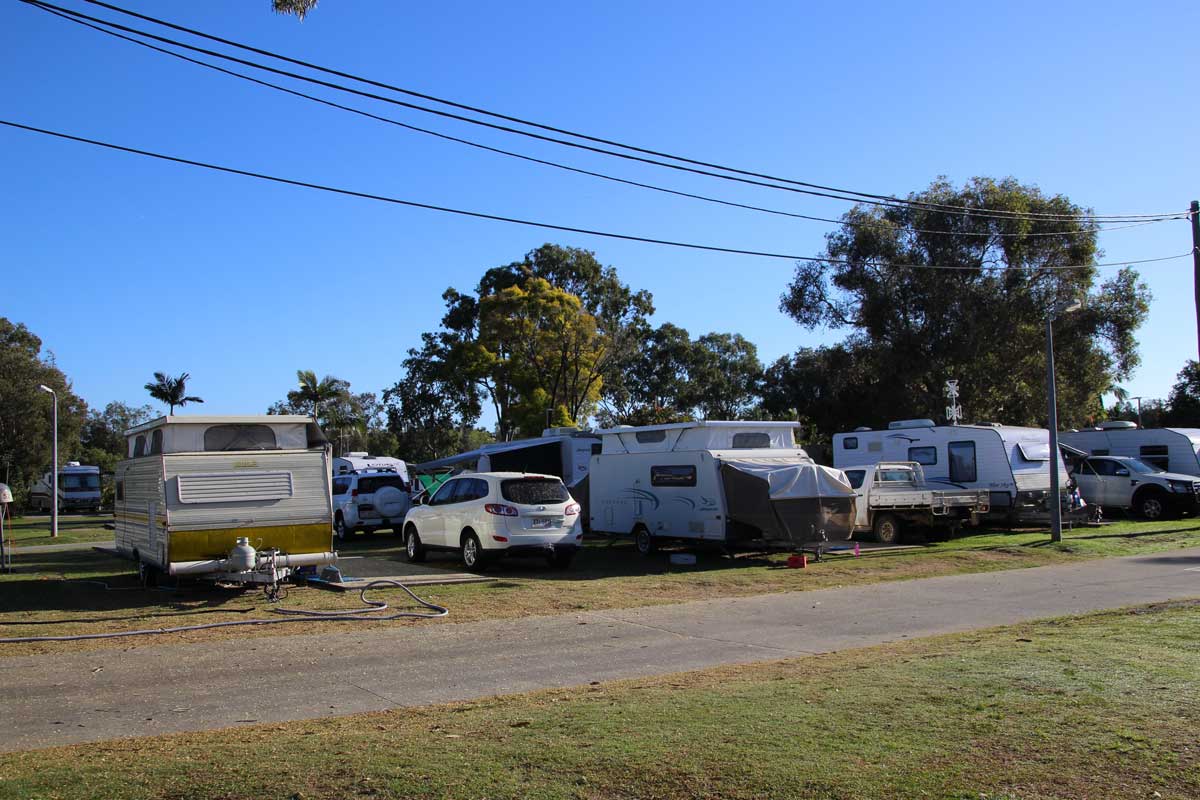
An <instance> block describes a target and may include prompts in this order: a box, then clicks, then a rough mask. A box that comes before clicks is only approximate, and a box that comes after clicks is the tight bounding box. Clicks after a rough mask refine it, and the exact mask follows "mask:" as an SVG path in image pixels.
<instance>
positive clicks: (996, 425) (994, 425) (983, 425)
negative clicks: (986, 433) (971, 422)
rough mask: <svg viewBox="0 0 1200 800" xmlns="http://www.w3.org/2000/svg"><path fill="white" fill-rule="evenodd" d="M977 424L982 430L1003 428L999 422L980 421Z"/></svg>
mask: <svg viewBox="0 0 1200 800" xmlns="http://www.w3.org/2000/svg"><path fill="white" fill-rule="evenodd" d="M975 424H976V425H978V426H979V427H981V428H999V427H1001V425H1000V423H999V422H982V421H980V422H976V423H975Z"/></svg>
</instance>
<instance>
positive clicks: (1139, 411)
mask: <svg viewBox="0 0 1200 800" xmlns="http://www.w3.org/2000/svg"><path fill="white" fill-rule="evenodd" d="M1129 399H1130V400H1137V404H1138V427H1139V428H1140V427H1142V398H1140V397H1131V398H1129Z"/></svg>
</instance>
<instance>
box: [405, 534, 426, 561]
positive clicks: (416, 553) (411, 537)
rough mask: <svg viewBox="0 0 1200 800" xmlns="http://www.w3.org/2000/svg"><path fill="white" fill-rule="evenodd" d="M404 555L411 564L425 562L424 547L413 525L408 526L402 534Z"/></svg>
mask: <svg viewBox="0 0 1200 800" xmlns="http://www.w3.org/2000/svg"><path fill="white" fill-rule="evenodd" d="M404 555H405V557H406V558H407V559H408V561H409V563H411V564H419V563H420V562H422V561H424V560H425V545H423V544H421V537H420V536H418V535H417V528H416V526H415V525H409V526H408V528H407V530H406V532H405V534H404Z"/></svg>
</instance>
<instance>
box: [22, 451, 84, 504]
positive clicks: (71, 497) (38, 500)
mask: <svg viewBox="0 0 1200 800" xmlns="http://www.w3.org/2000/svg"><path fill="white" fill-rule="evenodd" d="M53 481H54V475H53V474H51V473H49V472H47V473H46V474H45V475H43V476H42V477H41V479H39V480H38V482H37V483H35V484H33V486H32V487H30V489H29V506H30V508H32V509H33V510H35V511H37V510H40V511H49V510H50V508H51V507H52V506H53V505H54V501H53V500H52V499H51V498H52V497H54V482H53ZM58 508H59V510H60V511H79V510H81V509H83V510H87V511H91V512H92V513H93V514H96V513H98V512H99V511H100V468H99V467H87V466H83V465H81V464H80V463H79V462H78V461H68V462H67V463H66V464H65V465H64V466H63V467H62V468H61V469H59V471H58Z"/></svg>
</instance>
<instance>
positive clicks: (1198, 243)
mask: <svg viewBox="0 0 1200 800" xmlns="http://www.w3.org/2000/svg"><path fill="white" fill-rule="evenodd" d="M1188 216H1189V217H1191V220H1192V283H1193V286H1194V287H1195V292H1196V349H1197V352H1200V200H1193V201H1192V208H1191V213H1189V214H1188Z"/></svg>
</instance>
